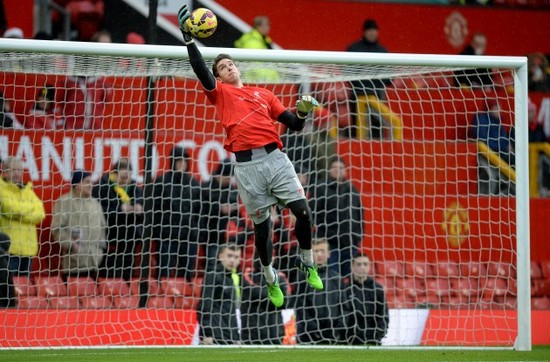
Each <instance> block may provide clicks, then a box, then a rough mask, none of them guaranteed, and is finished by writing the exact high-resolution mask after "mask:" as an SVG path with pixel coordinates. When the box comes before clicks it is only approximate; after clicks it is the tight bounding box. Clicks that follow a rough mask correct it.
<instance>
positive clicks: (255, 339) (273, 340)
mask: <svg viewBox="0 0 550 362" xmlns="http://www.w3.org/2000/svg"><path fill="white" fill-rule="evenodd" d="M243 274H244V275H243V277H244V278H243V279H244V280H243V300H242V307H241V315H242V333H241V336H242V340H243V343H245V344H269V345H274V344H282V342H283V337H284V333H285V332H284V324H283V316H282V314H281V312H280V311H278V309H277V308H276V307H275V306H274V305H273V304H272V303H271V301H270V300H269V298H268V296H267V287H266V286H265V278H264V273H263V270H262V264H261V263H260V258H259V256H256V257H255V258H254V263H253V267H252V268H246V269H245V271H244V273H243ZM279 285H280V287H281V290H282V291H283V294H284V295H288V294H287V292H288V288H287V283H286V277H285V275H284V274H283V273H279Z"/></svg>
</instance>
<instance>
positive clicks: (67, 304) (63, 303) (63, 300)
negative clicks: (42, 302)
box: [49, 296, 80, 309]
mask: <svg viewBox="0 0 550 362" xmlns="http://www.w3.org/2000/svg"><path fill="white" fill-rule="evenodd" d="M79 306H80V302H79V301H78V298H77V297H67V296H61V297H52V298H50V303H49V307H50V308H57V309H77V308H78V307H79Z"/></svg>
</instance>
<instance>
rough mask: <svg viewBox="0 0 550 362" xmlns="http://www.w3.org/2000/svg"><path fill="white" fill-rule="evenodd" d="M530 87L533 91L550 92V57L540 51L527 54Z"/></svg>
mask: <svg viewBox="0 0 550 362" xmlns="http://www.w3.org/2000/svg"><path fill="white" fill-rule="evenodd" d="M527 69H528V79H527V81H528V82H527V83H528V88H529V91H532V92H550V75H549V74H548V70H549V69H550V67H549V66H548V59H546V57H545V56H544V54H542V53H540V52H536V53H531V54H527Z"/></svg>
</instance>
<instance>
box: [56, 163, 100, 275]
mask: <svg viewBox="0 0 550 362" xmlns="http://www.w3.org/2000/svg"><path fill="white" fill-rule="evenodd" d="M92 188H93V183H92V175H91V174H90V173H88V172H86V171H82V170H75V171H74V172H73V174H72V177H71V191H69V192H68V193H66V194H64V195H61V197H60V198H59V199H57V201H55V203H54V206H53V219H52V226H51V230H52V235H53V237H54V238H55V240H56V241H58V242H59V244H60V246H61V253H62V255H61V267H62V270H61V273H62V276H63V278H64V279H65V280H67V277H68V276H89V277H92V278H93V279H96V277H97V271H98V268H99V266H100V264H101V261H102V260H103V256H104V254H105V248H106V243H105V240H106V226H107V224H106V222H105V216H104V215H103V209H102V208H101V204H100V203H99V201H97V200H96V199H94V198H93V197H92Z"/></svg>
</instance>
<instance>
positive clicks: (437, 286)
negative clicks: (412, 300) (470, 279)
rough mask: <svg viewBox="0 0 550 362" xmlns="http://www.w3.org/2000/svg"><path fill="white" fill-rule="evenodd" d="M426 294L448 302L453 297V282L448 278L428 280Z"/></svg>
mask: <svg viewBox="0 0 550 362" xmlns="http://www.w3.org/2000/svg"><path fill="white" fill-rule="evenodd" d="M426 294H427V295H428V296H435V297H437V298H440V299H441V300H447V299H449V298H450V297H451V296H452V291H451V281H450V280H449V279H447V278H431V279H428V280H426Z"/></svg>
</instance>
